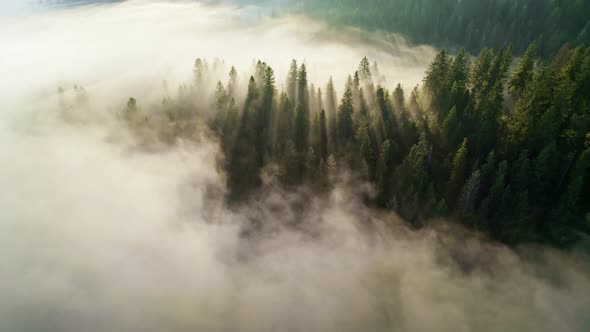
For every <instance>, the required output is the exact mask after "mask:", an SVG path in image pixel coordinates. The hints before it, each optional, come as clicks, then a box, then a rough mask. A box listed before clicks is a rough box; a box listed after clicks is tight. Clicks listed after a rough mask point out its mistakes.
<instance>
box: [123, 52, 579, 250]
mask: <svg viewBox="0 0 590 332" xmlns="http://www.w3.org/2000/svg"><path fill="white" fill-rule="evenodd" d="M511 63H512V55H511V50H510V49H509V48H503V49H498V50H494V49H483V50H482V51H481V52H480V54H479V55H478V56H477V57H474V58H471V57H470V56H469V55H468V54H467V53H466V52H464V51H461V52H458V53H457V54H456V55H454V56H452V55H450V54H449V53H447V52H446V51H444V50H443V51H441V52H440V53H439V54H438V55H437V56H436V58H435V59H434V60H433V62H432V64H431V65H430V67H429V68H428V70H427V72H426V75H425V78H424V81H423V85H422V87H421V88H420V87H415V88H413V89H412V90H410V91H409V93H407V92H406V91H405V90H404V89H403V87H402V86H401V85H399V84H398V85H397V86H396V87H395V88H394V89H393V90H392V91H389V90H388V89H386V88H385V87H383V86H379V85H376V84H375V83H374V81H373V76H374V75H375V74H376V73H375V70H377V67H376V64H374V65H371V64H370V63H369V61H368V60H367V59H366V58H364V59H362V61H361V63H360V65H359V67H358V70H357V71H355V72H354V74H353V75H350V76H349V77H348V80H347V82H346V84H345V86H344V89H343V90H342V91H343V93H342V95H341V96H337V93H336V89H335V87H334V82H333V81H332V80H331V79H330V81H329V82H327V84H326V85H325V87H322V88H318V87H315V86H314V85H313V84H311V83H310V82H309V81H308V78H307V70H306V66H305V64H299V63H297V62H296V61H295V60H293V62H292V63H291V67H290V70H289V73H288V75H287V76H288V77H287V79H286V82H285V85H284V86H285V89H284V91H279V90H278V89H277V83H276V79H275V75H274V72H273V69H272V68H271V67H270V66H269V65H267V64H266V63H264V62H260V61H258V62H257V63H256V64H255V68H254V70H253V75H252V76H251V77H250V78H249V79H248V80H247V82H248V84H247V89H246V91H243V90H244V89H243V88H242V89H238V84H239V82H241V81H240V79H238V77H237V72H236V70H235V69H234V68H232V69H231V70H230V72H229V77H228V81H227V83H223V82H218V83H217V85H216V87H215V89H212V88H211V87H209V86H208V84H207V82H208V81H207V77H208V76H209V75H210V72H212V71H215V70H219V69H215V67H220V65H219V63H217V64H214V65H213V67H214V68H211V69H210V68H209V67H208V64H207V62H205V61H204V60H200V59H199V60H197V61H196V63H195V68H194V77H195V81H194V83H193V85H192V86H190V87H188V86H181V87H180V89H179V93H178V97H177V98H175V99H172V98H170V97H167V98H165V99H164V101H163V103H162V106H159V107H158V110H157V111H155V112H151V113H149V114H148V113H147V112H145V111H143V110H142V108H141V107H140V106H139V105H138V102H137V101H136V100H135V99H130V100H129V102H128V105H127V108H126V110H125V112H124V117H123V118H124V119H126V121H128V123H130V125H131V127H132V128H138V127H146V126H147V127H150V128H152V129H155V130H152V131H153V132H156V134H155V135H156V136H159V137H160V139H161V140H162V141H168V142H173V141H174V140H175V139H176V138H178V137H193V136H194V135H195V131H196V128H197V126H198V123H199V121H201V120H198V118H201V119H204V120H202V121H201V122H203V123H204V124H205V125H206V127H207V128H210V129H211V130H212V131H213V132H214V133H215V135H217V137H218V138H219V141H220V144H221V148H222V150H223V152H224V155H225V161H224V165H223V167H224V168H225V169H226V171H227V176H228V181H227V182H228V187H229V189H230V192H231V197H230V199H231V200H234V201H235V200H242V199H245V198H247V197H248V195H249V194H250V193H252V192H253V191H254V190H255V189H256V188H258V187H259V186H260V185H261V182H262V180H261V174H263V173H264V172H265V171H267V170H269V169H275V170H276V169H278V178H279V181H280V183H282V185H284V186H286V187H287V188H289V187H294V186H299V185H307V186H309V187H310V188H313V190H315V191H317V192H319V193H321V192H327V191H328V190H329V188H330V187H331V185H333V184H334V182H335V181H337V180H336V179H337V175H338V174H339V170H344V169H346V170H352V172H353V174H357V175H358V176H359V177H360V178H361V180H364V181H368V182H370V183H372V184H373V186H374V187H375V189H376V194H375V195H374V196H373V197H368V198H367V204H371V205H374V206H376V207H378V208H383V209H390V210H394V211H395V212H397V213H398V214H400V215H401V216H402V217H404V218H405V219H406V220H408V221H409V222H410V223H411V224H412V225H414V226H416V227H420V226H422V225H423V224H424V223H425V222H427V221H428V220H433V219H436V218H438V217H451V218H454V219H456V220H458V221H460V222H462V223H465V224H467V225H470V226H471V227H473V228H476V229H479V230H483V231H486V232H488V233H490V234H491V235H492V236H494V237H496V238H498V239H501V240H503V241H506V242H520V241H548V242H553V243H562V244H563V243H568V241H570V240H572V239H573V237H574V236H575V235H576V234H579V233H580V232H588V231H590V229H589V228H590V227H589V226H590V222H589V221H588V217H589V216H590V215H589V214H588V213H589V212H590V48H583V47H579V48H575V49H570V48H568V47H567V46H566V47H563V48H562V49H561V50H560V51H559V52H558V53H557V54H556V55H555V56H554V57H553V59H552V60H551V61H546V62H545V63H542V62H541V61H540V60H539V59H538V58H537V55H536V46H535V44H531V45H530V46H529V47H528V49H527V50H526V52H525V54H524V56H523V57H522V58H521V59H520V61H519V62H518V64H517V65H515V66H511ZM244 82H246V80H244ZM240 91H242V92H240ZM203 100H209V101H210V102H209V103H203V102H202V101H203ZM203 104H206V105H203ZM211 109H213V110H214V111H213V112H212V111H211ZM198 114H205V115H207V116H205V117H198ZM138 124H141V126H139V125H138ZM142 135H144V136H149V135H147V134H145V133H144V134H142Z"/></svg>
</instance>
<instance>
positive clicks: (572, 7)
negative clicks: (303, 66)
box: [293, 0, 590, 56]
mask: <svg viewBox="0 0 590 332" xmlns="http://www.w3.org/2000/svg"><path fill="white" fill-rule="evenodd" d="M293 5H294V6H295V8H297V10H298V11H300V12H303V13H305V14H308V15H311V16H313V17H316V18H320V19H325V20H327V21H329V22H333V23H336V24H345V25H353V26H358V27H363V28H369V29H382V30H388V31H394V32H399V33H402V34H404V35H405V36H406V37H407V38H409V39H410V40H411V41H413V42H415V43H426V44H432V45H435V46H438V47H456V48H465V49H467V50H468V51H469V52H471V53H477V52H479V50H480V49H481V48H483V47H495V48H500V47H505V46H507V44H508V43H512V44H513V47H514V50H515V51H516V52H518V53H519V54H520V53H521V52H523V51H524V50H525V49H526V47H527V46H528V44H530V43H531V42H532V41H534V40H536V41H537V44H538V48H539V54H540V55H542V56H549V55H550V54H552V53H554V52H556V51H557V50H558V49H559V48H560V47H561V46H562V45H563V44H565V43H566V42H570V43H572V46H577V45H581V44H586V45H587V44H589V43H590V1H584V0H571V1H563V0H462V1H457V0H363V1H356V0H321V1H318V0H301V1H297V2H294V4H293Z"/></svg>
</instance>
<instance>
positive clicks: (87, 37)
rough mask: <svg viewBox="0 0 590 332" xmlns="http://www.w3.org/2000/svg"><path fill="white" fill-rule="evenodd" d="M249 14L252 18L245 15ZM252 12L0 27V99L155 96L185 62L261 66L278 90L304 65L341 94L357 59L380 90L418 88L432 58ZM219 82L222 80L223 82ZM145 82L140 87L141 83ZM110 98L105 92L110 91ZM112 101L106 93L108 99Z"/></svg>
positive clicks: (170, 10) (110, 13)
mask: <svg viewBox="0 0 590 332" xmlns="http://www.w3.org/2000/svg"><path fill="white" fill-rule="evenodd" d="M253 13H254V14H253ZM255 13H256V10H255V9H252V8H242V9H239V10H238V9H236V8H231V7H216V8H209V7H203V6H202V5H200V4H199V3H197V2H174V3H166V2H154V1H128V2H125V3H122V4H117V5H104V6H90V7H79V8H77V9H68V10H55V11H50V12H45V13H36V14H32V15H28V16H18V17H12V18H10V17H8V18H6V17H5V18H3V19H0V41H1V42H2V43H3V44H4V47H3V50H2V53H1V56H2V62H1V63H2V65H1V66H2V67H0V74H1V75H2V76H3V77H18V80H12V81H11V82H10V84H7V88H8V90H7V89H2V91H1V92H0V98H1V97H5V98H10V99H12V100H14V99H15V98H17V97H18V96H22V94H23V93H26V94H27V95H28V96H30V95H31V94H43V93H52V92H54V91H55V89H56V87H57V86H58V85H71V84H73V82H75V83H77V84H81V85H84V86H87V87H88V86H92V85H98V86H97V87H96V89H95V93H100V92H101V90H100V84H108V86H109V87H111V88H112V87H116V86H117V84H119V83H121V86H124V87H125V89H126V90H128V91H129V90H130V91H134V88H135V90H140V91H141V92H145V91H146V85H147V86H148V88H149V85H150V84H151V85H152V89H159V88H161V85H162V80H164V79H167V80H170V81H172V82H183V81H187V80H190V75H191V73H192V72H191V69H192V65H193V63H194V60H195V58H197V57H201V58H205V59H208V60H209V61H212V60H213V58H215V57H218V58H221V59H222V60H224V61H225V62H226V64H228V65H235V66H236V67H237V69H238V71H240V72H244V71H247V70H249V69H250V67H251V64H252V61H254V60H258V59H261V60H263V61H267V62H268V63H269V65H271V66H273V68H274V69H275V72H276V73H277V75H278V80H277V82H278V83H279V85H280V84H282V82H283V81H284V80H283V78H284V73H285V72H286V71H287V70H288V66H289V64H290V61H291V59H293V58H295V59H297V60H298V61H300V62H302V61H305V62H306V63H307V65H308V72H309V74H310V80H311V82H315V83H316V84H321V85H325V83H326V82H327V81H328V78H329V77H330V76H331V75H333V76H334V78H335V80H336V82H337V87H338V88H339V89H341V88H342V86H343V82H344V80H345V78H346V76H347V75H348V74H351V73H353V72H354V70H356V68H357V66H358V63H359V62H360V60H361V59H362V57H363V56H365V55H366V56H369V58H370V59H371V61H374V60H376V61H378V62H379V64H380V66H381V71H382V74H384V75H386V76H387V78H388V82H389V85H391V86H394V84H396V83H397V82H398V81H401V82H402V83H404V84H405V86H407V87H408V88H411V87H412V86H413V85H415V84H418V83H419V82H420V80H421V77H422V74H423V72H424V69H425V68H426V66H427V64H428V63H429V62H430V60H431V58H432V56H433V55H434V50H433V49H430V48H428V47H418V48H410V47H407V46H405V45H404V44H403V42H399V41H395V42H394V41H393V37H391V36H390V37H386V36H379V37H377V36H373V37H372V40H371V41H368V42H367V41H365V40H364V38H363V37H362V36H361V35H360V33H358V32H356V31H354V30H351V31H348V32H346V33H335V31H333V30H331V29H329V28H327V27H326V26H325V25H323V24H321V23H317V22H313V21H309V20H306V19H303V18H295V17H286V18H280V19H265V18H258V16H257V15H255ZM223 79H224V80H225V79H226V78H223ZM146 83H148V84H146ZM113 90H115V91H113ZM113 92H114V93H116V92H117V91H116V89H109V91H108V94H109V95H112V93H113Z"/></svg>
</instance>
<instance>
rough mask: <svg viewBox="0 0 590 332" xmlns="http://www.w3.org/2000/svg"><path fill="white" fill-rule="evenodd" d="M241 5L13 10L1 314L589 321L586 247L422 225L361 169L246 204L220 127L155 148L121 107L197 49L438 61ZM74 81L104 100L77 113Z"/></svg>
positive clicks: (0, 236) (578, 327)
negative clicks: (369, 203) (564, 248)
mask: <svg viewBox="0 0 590 332" xmlns="http://www.w3.org/2000/svg"><path fill="white" fill-rule="evenodd" d="M232 10H234V9H231V8H226V7H223V8H219V7H216V8H206V7H202V6H200V5H198V4H193V3H163V2H149V3H145V2H143V3H138V2H134V3H130V4H129V3H128V4H123V5H109V6H98V7H84V8H82V9H69V10H64V11H59V12H53V13H50V14H36V15H35V16H31V17H27V18H20V19H18V20H17V19H6V20H2V21H0V26H1V27H2V28H1V29H0V41H2V43H3V44H4V45H5V46H6V47H5V50H3V52H2V57H3V58H2V61H1V62H0V63H2V67H1V72H2V75H0V76H2V77H5V78H12V79H6V80H4V82H3V83H2V89H0V90H2V92H1V95H0V96H2V98H3V99H0V100H6V104H5V105H8V106H9V107H7V108H5V109H4V110H3V111H2V112H1V113H0V150H1V151H2V154H0V188H1V189H0V243H2V250H0V294H1V295H0V331H12V332H24V331H27V332H36V331H63V332H70V331H71V332H74V331H75V332H79V331H85V332H86V331H88V332H102V331H113V332H119V331H120V332H130V331H146V332H150V331H154V332H156V331H172V332H176V331H246V332H248V331H343V332H346V331H586V330H588V328H589V327H590V315H589V312H590V309H589V308H590V298H589V297H588V296H586V294H588V293H590V271H589V266H588V263H587V262H586V261H584V260H583V259H581V258H579V257H576V256H574V255H572V254H566V253H562V252H558V251H554V250H551V249H547V248H522V249H520V251H519V252H518V253H516V252H515V251H513V250H511V249H508V248H505V247H503V246H501V245H498V244H494V243H491V242H489V241H487V240H486V239H483V238H481V237H480V236H478V235H476V234H471V233H469V232H467V231H465V230H462V229H460V228H459V227H457V226H452V225H450V224H447V223H445V222H443V221H440V222H439V223H435V225H434V226H433V227H431V228H428V229H424V230H421V231H411V230H409V229H407V228H406V227H405V226H404V224H403V222H402V221H401V220H399V219H398V218H397V217H396V216H394V215H391V214H386V213H382V212H377V211H373V210H371V209H370V208H367V207H366V206H365V205H364V204H363V203H362V198H361V197H360V196H361V193H358V188H359V186H356V185H355V186H354V187H353V186H352V185H351V184H349V183H347V182H346V181H343V183H342V184H341V185H339V186H337V187H336V188H335V189H334V191H333V192H331V193H330V194H329V195H327V196H326V197H314V196H313V195H310V194H309V193H308V192H306V191H305V189H304V188H302V189H301V191H297V192H286V191H284V190H281V189H279V188H276V187H274V186H273V184H272V181H270V182H269V183H268V184H267V186H265V187H264V188H263V189H262V190H261V192H260V193H259V195H258V196H257V198H256V199H255V200H254V201H253V202H252V203H250V204H248V205H247V206H242V207H233V208H229V207H227V206H225V205H224V204H223V197H224V194H225V185H224V183H225V178H224V174H223V173H222V172H220V171H219V170H218V166H217V165H218V164H217V159H218V158H219V157H220V156H219V149H218V146H217V144H216V143H215V142H214V141H211V140H209V139H208V138H206V137H205V136H203V137H202V138H201V139H200V140H198V141H196V142H184V143H183V142H179V143H178V144H177V145H175V146H174V147H170V148H166V149H161V150H156V151H144V150H141V149H137V147H136V144H135V143H134V141H133V138H132V135H130V134H129V133H128V132H127V130H126V129H125V127H124V126H122V125H121V124H119V123H118V121H117V120H116V119H115V118H113V117H111V116H109V115H108V114H109V112H108V108H109V107H116V106H114V105H120V104H121V103H124V102H125V98H126V97H128V96H130V95H137V94H143V95H146V96H147V95H152V94H156V95H157V94H158V93H159V92H157V91H159V90H160V89H161V82H162V77H165V78H167V79H176V80H178V81H183V80H190V78H189V75H190V65H191V64H192V62H193V61H194V58H195V57H196V56H201V57H207V58H212V57H215V56H219V57H220V58H223V59H225V60H226V61H227V63H228V64H235V65H236V66H238V67H239V68H241V72H243V71H244V70H247V69H248V68H249V66H250V64H251V61H252V59H254V58H259V57H268V59H267V60H268V61H269V62H270V63H271V64H272V65H274V64H275V63H276V64H284V65H285V66H287V65H288V64H289V60H290V58H292V57H296V58H300V59H302V58H305V59H306V60H307V61H308V62H309V64H310V74H312V75H317V76H312V77H313V79H312V80H314V81H315V80H317V81H318V82H324V81H326V80H327V77H328V76H329V75H331V74H334V75H336V74H341V73H342V72H347V71H348V70H349V69H351V68H355V67H356V63H357V62H358V60H359V59H360V58H361V57H362V56H363V55H364V52H367V50H369V51H370V52H374V54H372V57H373V58H376V59H377V60H379V62H380V64H382V68H383V71H384V73H389V72H391V73H392V75H388V76H389V77H390V78H392V77H393V78H395V81H398V80H402V81H404V82H408V83H407V84H413V83H415V82H417V81H416V80H417V79H418V78H417V77H418V76H420V75H421V73H422V70H423V69H424V68H423V66H424V63H422V64H416V66H415V67H412V68H410V66H405V65H399V66H397V67H396V63H398V62H397V61H401V63H405V61H410V62H408V63H414V61H415V60H408V59H402V60H398V59H396V56H395V55H391V54H388V53H386V52H385V51H383V48H381V47H377V48H374V49H371V48H367V46H366V45H365V46H362V47H361V45H355V44H354V42H350V44H348V42H349V41H347V42H345V41H344V40H342V39H339V40H338V39H336V40H326V39H325V38H328V37H321V38H319V37H318V30H315V29H321V24H318V25H315V24H317V23H312V22H309V24H306V25H301V24H299V22H300V21H299V19H296V18H288V19H279V20H262V21H260V22H258V23H251V22H250V23H248V25H247V26H242V25H241V24H242V23H240V22H241V21H240V17H241V14H240V11H239V10H235V11H232ZM230 18H233V19H230ZM321 35H322V36H330V35H331V34H330V33H329V32H325V33H324V32H322V34H321ZM318 38H319V39H318ZM215 47H217V48H215ZM25 51H26V52H25ZM404 52H406V54H407V52H410V53H412V52H414V51H412V50H411V49H407V50H405V51H404ZM415 52H416V54H419V52H422V51H418V50H415ZM258 53H260V54H258ZM425 58H429V56H428V55H425ZM388 59H389V60H388ZM424 61H426V60H424ZM7 64H8V65H7ZM385 67H387V68H388V69H385ZM402 67H406V68H405V69H404V68H402ZM281 70H282V71H283V72H284V71H285V70H286V67H285V68H282V69H279V70H278V72H279V76H280V75H282V74H280V73H281ZM414 70H415V72H414ZM413 75H416V77H415V78H414V76H413ZM146 78H151V79H152V80H150V81H146ZM339 79H344V78H343V77H341V78H339ZM64 81H67V82H76V83H79V84H83V85H85V86H88V87H89V90H90V91H91V95H92V98H93V99H92V100H93V102H94V110H95V111H97V112H103V113H105V114H106V115H104V117H103V118H101V120H100V121H96V120H93V121H87V122H83V123H79V122H76V123H68V122H64V121H63V120H62V119H61V118H60V117H59V112H57V111H56V109H57V108H58V107H57V98H56V97H55V90H56V86H57V85H61V83H60V82H64ZM278 81H281V80H280V79H279V80H278ZM23 111H27V112H23ZM15 114H17V115H18V116H17V117H14V115H15ZM353 188H354V190H353Z"/></svg>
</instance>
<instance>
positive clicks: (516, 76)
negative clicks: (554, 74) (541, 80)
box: [508, 42, 537, 97]
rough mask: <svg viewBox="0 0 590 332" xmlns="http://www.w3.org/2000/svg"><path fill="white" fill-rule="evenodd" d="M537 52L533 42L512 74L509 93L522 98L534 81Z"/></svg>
mask: <svg viewBox="0 0 590 332" xmlns="http://www.w3.org/2000/svg"><path fill="white" fill-rule="evenodd" d="M536 51H537V44H536V43H535V42H533V43H532V44H531V45H530V46H529V47H528V48H527V50H526V52H524V55H523V56H522V58H521V59H520V61H519V62H518V66H517V67H516V68H515V70H514V72H513V73H512V78H511V79H510V83H509V84H508V91H509V92H510V93H511V94H512V95H514V96H516V97H520V95H521V94H522V92H523V91H524V89H525V88H526V86H527V85H528V83H529V82H530V81H531V80H532V79H533V74H534V70H535V56H536Z"/></svg>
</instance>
